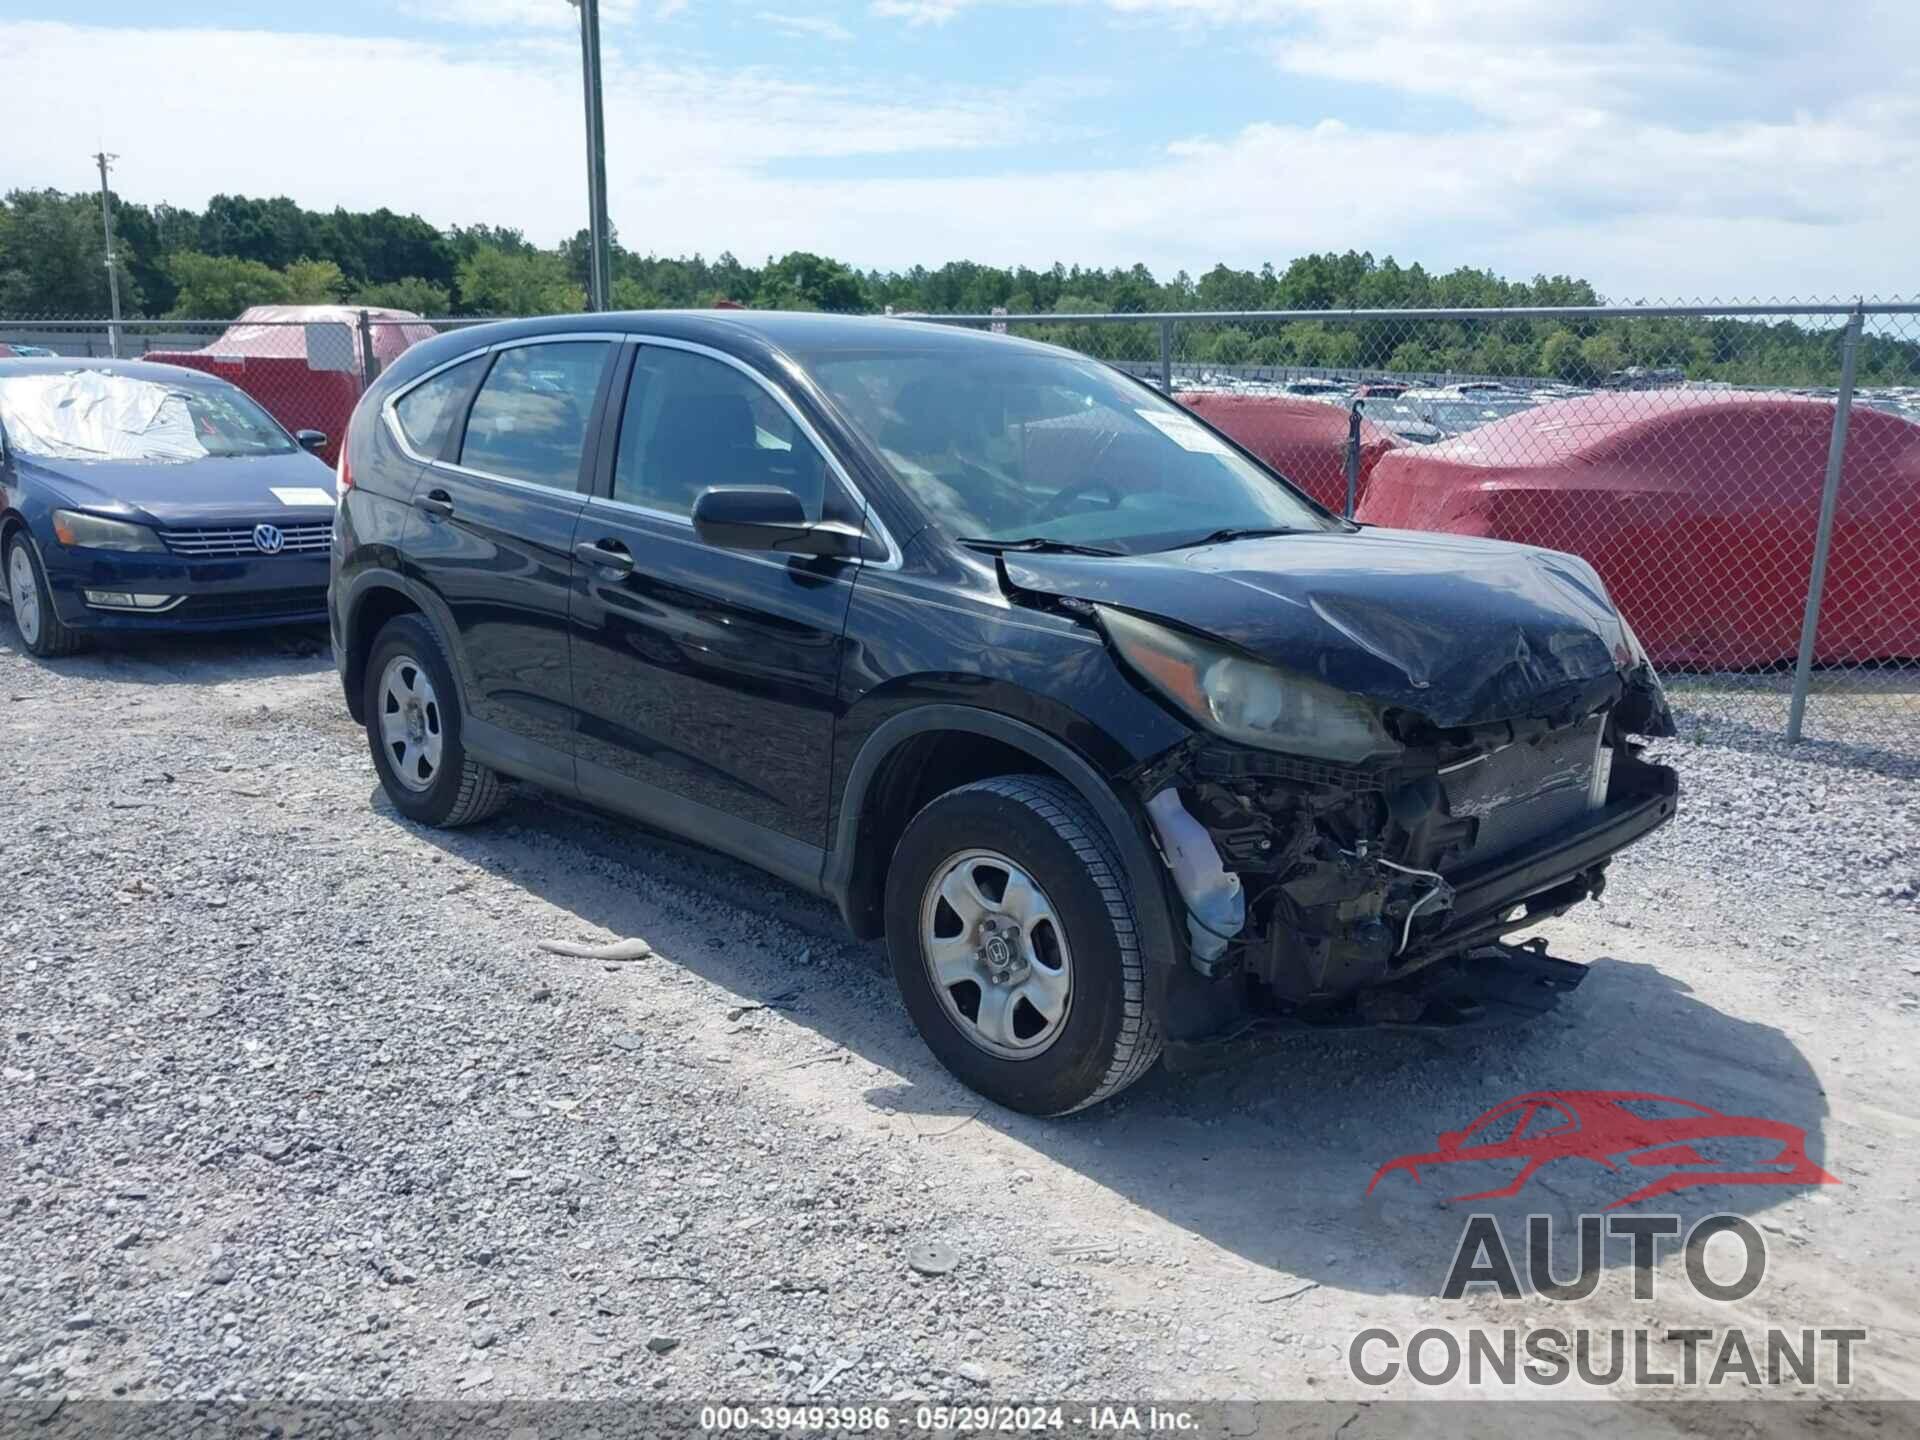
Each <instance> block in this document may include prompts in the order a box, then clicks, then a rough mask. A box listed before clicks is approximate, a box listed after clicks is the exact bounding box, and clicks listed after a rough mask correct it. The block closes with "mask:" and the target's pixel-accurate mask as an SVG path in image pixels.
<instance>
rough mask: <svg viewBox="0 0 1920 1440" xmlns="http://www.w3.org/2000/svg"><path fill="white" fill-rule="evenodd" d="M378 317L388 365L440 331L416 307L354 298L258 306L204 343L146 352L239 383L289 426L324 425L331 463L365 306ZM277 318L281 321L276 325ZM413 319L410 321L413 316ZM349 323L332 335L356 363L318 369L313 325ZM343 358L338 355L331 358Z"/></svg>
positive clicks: (356, 367) (356, 393) (351, 393)
mask: <svg viewBox="0 0 1920 1440" xmlns="http://www.w3.org/2000/svg"><path fill="white" fill-rule="evenodd" d="M362 309H365V310H366V313H367V318H368V319H369V320H370V321H371V322H372V324H371V325H370V327H369V330H370V333H371V335H372V338H373V354H374V358H375V359H376V360H377V361H378V362H379V364H380V368H381V369H383V370H384V369H385V368H386V367H387V366H388V365H390V364H392V363H393V362H394V361H395V360H397V359H399V358H400V355H401V353H402V352H403V351H405V350H406V348H407V347H408V346H409V345H412V344H414V343H415V342H417V341H420V340H426V339H430V338H431V337H433V336H434V335H436V334H438V333H439V332H438V331H437V330H435V329H434V328H433V326H431V325H428V324H426V323H425V322H423V321H422V320H421V319H420V317H419V316H417V315H415V314H414V313H413V312H412V311H410V310H383V309H380V308H377V307H374V306H364V307H363V306H352V305H255V306H253V307H252V308H250V309H248V310H245V311H243V312H242V313H241V315H240V318H239V319H238V320H236V321H234V322H233V323H232V324H231V325H229V326H228V327H227V329H226V332H225V333H224V334H223V335H221V337H220V338H219V339H218V340H215V341H214V342H213V343H212V344H211V345H209V346H207V348H206V349H204V350H149V351H148V352H147V353H146V354H145V355H143V356H141V357H140V358H141V359H143V360H153V361H158V362H160V363H162V364H167V365H185V366H187V367H188V368H190V369H193V370H203V371H205V372H206V373H207V374H209V375H218V376H219V377H220V378H221V379H222V380H225V381H228V382H229V383H231V384H234V385H237V386H239V387H240V388H241V389H242V390H244V391H246V392H247V394H249V395H251V396H252V397H253V398H254V399H255V400H258V401H259V402H260V403H261V405H263V406H264V407H266V410H267V412H268V413H269V414H270V415H272V416H273V418H274V419H276V420H278V421H279V422H280V423H281V424H282V425H284V426H286V427H287V429H289V430H324V431H326V434H327V446H326V448H325V449H324V450H322V451H321V452H320V458H321V459H323V460H325V461H326V462H327V463H328V464H332V463H333V461H334V460H335V459H336V458H337V457H338V455H339V453H340V440H341V437H342V436H344V435H345V434H346V433H347V420H348V417H350V416H351V415H352V414H353V407H354V404H355V402H357V401H358V400H359V399H360V389H361V386H360V364H359V356H360V330H359V326H360V312H361V310H362ZM269 321H273V322H279V323H273V324H269V323H266V322H269ZM407 322H411V323H407ZM320 324H332V325H337V326H342V327H344V328H345V334H344V335H338V334H337V333H336V335H335V336H334V337H332V338H335V339H337V340H339V342H340V343H341V344H342V345H344V346H346V347H347V351H346V353H347V354H348V355H349V356H350V357H351V362H350V363H351V365H352V368H351V369H346V370H340V369H328V368H322V369H315V368H314V367H313V365H312V363H311V362H312V361H313V360H314V359H315V358H317V357H314V356H311V355H309V354H308V353H307V341H308V332H307V326H308V325H320ZM332 358H334V359H336V360H337V359H339V358H340V357H339V356H338V355H336V356H334V357H332Z"/></svg>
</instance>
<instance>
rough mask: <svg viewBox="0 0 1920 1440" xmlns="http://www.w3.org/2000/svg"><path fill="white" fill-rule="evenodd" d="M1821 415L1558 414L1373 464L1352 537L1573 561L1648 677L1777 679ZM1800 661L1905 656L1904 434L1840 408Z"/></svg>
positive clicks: (1919, 508) (1717, 403)
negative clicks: (1826, 525) (1630, 641)
mask: <svg viewBox="0 0 1920 1440" xmlns="http://www.w3.org/2000/svg"><path fill="white" fill-rule="evenodd" d="M1833 420H1834V402H1833V401H1831V400H1822V399H1817V398H1812V397H1807V396H1800V395H1789V394H1776V393H1765V392H1754V391H1734V390H1666V391H1639V392H1631V393H1605V394H1597V395H1586V396H1581V397H1579V398H1578V399H1572V400H1563V401H1557V402H1554V403H1552V404H1548V405H1542V406H1540V407H1538V408H1537V409H1533V410H1527V411H1524V412H1522V413H1520V414H1517V415H1511V416H1508V417H1507V418H1506V419H1504V420H1498V421H1495V422H1493V423H1492V424H1489V425H1483V426H1481V427H1480V428H1479V429H1476V430H1470V431H1468V432H1467V433H1466V434H1464V435H1461V436H1459V437H1458V438H1456V439H1454V440H1450V441H1447V442H1445V443H1443V444H1439V445H1430V446H1423V447H1419V448H1414V447H1407V448H1403V449H1398V450H1395V451H1393V452H1392V453H1390V454H1387V455H1384V456H1382V457H1381V458H1380V460H1379V463H1378V464H1377V465H1376V467H1375V468H1374V470H1373V474H1372V483H1371V485H1370V486H1369V487H1368V489H1367V491H1366V492H1365V500H1364V502H1363V503H1362V504H1361V506H1360V507H1359V510H1358V513H1357V517H1356V518H1358V519H1360V520H1361V521H1363V522H1365V523H1367V524H1370V525H1382V526H1391V527H1393V528H1396V529H1405V530H1444V531H1448V532H1450V533H1452V534H1456V535H1486V536H1492V537H1494V538H1497V539H1502V540H1518V541H1522V542H1524V543H1526V544H1529V545H1540V546H1545V547H1547V548H1550V549H1554V550H1567V551H1571V552H1572V553H1574V554H1576V555H1580V556H1583V557H1584V558H1585V559H1587V560H1588V561H1590V562H1591V563H1592V564H1593V566H1594V568H1595V569H1597V570H1598V571H1599V572H1600V575H1601V578H1602V579H1604V580H1605V581H1606V583H1607V588H1608V589H1609V590H1610V591H1611V592H1612V594H1613V598H1614V602H1615V603H1616V604H1617V605H1618V606H1619V607H1620V610H1621V612H1622V613H1623V614H1624V615H1625V616H1626V617H1627V619H1628V620H1629V621H1630V622H1631V623H1632V624H1633V627H1634V629H1635V630H1636V631H1637V632H1638V633H1639V636H1640V639H1641V642H1642V643H1643V644H1644V645H1645V646H1646V648H1647V651H1648V654H1649V655H1650V656H1651V658H1652V659H1653V661H1654V663H1655V664H1656V665H1664V666H1670V667H1674V668H1679V669H1689V670H1712V669H1741V668H1747V667H1752V666H1764V665H1773V664H1777V663H1779V662H1782V661H1786V660H1790V659H1792V658H1793V656H1794V655H1795V653H1796V652H1797V651H1798V648H1799V643H1800V624H1801V616H1802V614H1803V612H1804V609H1805V605H1806V598H1807V581H1808V576H1809V573H1810V571H1811V569H1812V564H1813V543H1814V532H1815V529H1816V528H1817V524H1818V520H1819V513H1820V492H1821V488H1822V485H1823V483H1824V481H1825V476H1826V465H1827V448H1828V442H1829V438H1830V436H1831V435H1832V431H1833ZM1849 423H1850V435H1849V439H1848V442H1847V450H1846V462H1845V465H1844V467H1843V469H1842V473H1841V481H1840V491H1839V503H1838V507H1837V509H1836V511H1835V523H1834V530H1833V547H1832V551H1831V558H1830V561H1829V567H1828V574H1827V584H1826V589H1825V592H1824V600H1823V606H1822V611H1821V622H1820V630H1819V635H1818V637H1817V643H1816V647H1815V652H1814V658H1815V660H1816V661H1817V662H1819V663H1823V664H1839V663H1859V662H1862V661H1869V660H1880V659H1890V658H1895V657H1903V658H1911V657H1915V656H1920V425H1914V424H1912V423H1910V422H1909V421H1906V420H1903V419H1901V418H1899V417H1898V416H1895V415H1890V414H1886V413H1883V412H1881V411H1878V410H1873V409H1868V408H1866V407H1863V406H1860V405H1856V406H1854V408H1853V411H1852V414H1851V416H1850V422H1849Z"/></svg>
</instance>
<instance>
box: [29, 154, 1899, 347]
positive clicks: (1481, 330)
mask: <svg viewBox="0 0 1920 1440" xmlns="http://www.w3.org/2000/svg"><path fill="white" fill-rule="evenodd" d="M114 227H115V267H116V271H117V278H118V280H119V285H120V298H121V308H122V312H123V313H124V314H126V315H128V316H130V317H142V316H144V317H154V318H160V317H180V318H186V319H200V320H224V319H230V318H232V317H233V316H235V315H237V314H239V313H240V311H242V310H244V309H245V308H246V307H247V306H249V305H258V304H275V303H280V304H288V303H291V304H324V303H335V302H344V303H348V304H355V305H369V306H390V307H393V308H397V309H402V310H411V311H414V312H415V313H417V314H422V315H432V316H446V315H535V314H560V313H568V312H573V311H579V310H582V309H584V308H585V305H586V276H587V270H588V264H589V256H588V246H587V237H586V234H585V232H584V231H582V232H579V233H577V234H576V235H574V236H573V237H572V238H570V239H568V240H566V241H564V242H562V243H561V244H560V245H557V246H554V247H552V248H543V247H540V246H537V245H534V244H533V243H532V242H530V241H529V240H528V239H527V238H526V236H525V235H524V234H523V233H522V232H521V231H519V230H516V229H513V228H511V227H506V226H498V225H489V224H474V225H454V226H451V227H448V228H446V229H441V228H439V227H437V226H434V225H432V224H430V223H428V222H427V221H425V220H423V219H421V218H420V217H419V216H417V215H400V214H396V213H395V212H394V211H392V210H388V209H384V208H382V209H379V210H373V211H364V212H362V211H349V210H344V209H335V210H333V211H330V212H328V211H318V210H308V209H306V208H304V207H303V206H301V205H299V204H297V203H296V202H295V201H293V200H291V199H289V198H287V197H285V196H276V197H274V198H272V199H257V198H252V197H248V196H242V195H216V196H214V197H213V198H212V199H211V200H209V201H208V202H207V206H206V208H205V209H204V210H198V211H195V210H190V209H185V208H182V207H178V206H174V205H167V204H159V205H142V204H137V203H133V202H130V201H127V200H125V199H122V198H120V197H118V196H115V197H114ZM612 259H613V267H612V268H613V274H612V282H611V297H612V301H613V304H614V306H615V307H616V308H617V309H623V310H642V309H653V308H658V307H662V306H709V305H713V304H715V303H717V302H720V301H730V302H734V303H738V304H743V305H748V306H753V307H756V308H780V309H811V310H831V311H843V312H873V311H880V310H884V309H892V310H893V311H895V312H896V313H898V312H903V311H904V312H926V313H931V314H969V313H976V314H977V313H986V312H989V311H992V310H995V309H1005V310H1006V311H1007V312H1008V313H1009V314H1011V315H1016V316H1051V315H1073V314H1089V313H1096V314H1139V315H1151V314H1154V313H1163V312H1167V311H1180V310H1187V311H1191V310H1206V311H1223V310H1329V309H1349V308H1351V309H1385V308H1411V309H1431V308H1440V309H1489V310H1495V309H1498V308H1501V307H1512V306H1528V305H1530V306H1542V305H1552V306H1578V305H1596V304H1600V303H1602V297H1601V295H1600V294H1599V293H1598V292H1597V291H1596V290H1595V288H1594V286H1593V285H1592V284H1591V283H1589V282H1588V281H1586V280H1582V279H1578V278H1575V277H1572V276H1566V275H1538V276H1535V277H1534V278H1533V279H1532V280H1529V281H1513V280H1507V279H1504V278H1502V277H1500V276H1497V275H1495V274H1493V273H1491V272H1489V271H1486V270H1479V269H1473V268H1466V267H1463V268H1459V269H1455V270H1451V271H1448V272H1445V273H1438V272H1434V271H1429V270H1428V269H1426V268H1425V267H1424V266H1422V265H1420V264H1417V263H1415V264H1410V265H1402V264H1400V263H1399V262H1397V261H1396V260H1394V259H1393V258H1392V257H1391V256H1389V257H1387V258H1385V259H1376V258H1375V257H1374V256H1373V255H1372V254H1370V253H1367V252H1361V251H1351V250H1350V251H1347V252H1346V253H1345V254H1333V253H1328V254H1314V255H1303V256H1300V257H1298V258H1297V259H1295V260H1293V261H1291V262H1290V263H1288V264H1287V265H1286V266H1285V267H1284V268H1279V267H1276V266H1274V265H1272V264H1268V265H1265V266H1262V267H1261V268H1260V269H1258V270H1244V269H1234V268H1232V267H1230V266H1227V265H1224V264H1222V265H1215V266H1214V267H1213V268H1212V269H1211V270H1208V271H1206V272H1205V273H1204V274H1201V275H1199V276H1197V277H1196V276H1193V275H1190V274H1188V273H1187V272H1186V271H1181V272H1179V273H1177V274H1175V275H1173V276H1171V277H1169V278H1166V279H1161V278H1159V277H1156V276H1155V275H1154V274H1153V272H1152V271H1150V270H1149V269H1148V268H1147V267H1146V266H1144V265H1134V266H1131V267H1114V268H1112V269H1103V268H1099V267H1091V268H1089V267H1084V266H1079V265H1074V266H1067V265H1062V264H1054V265H1052V266H1049V267H1047V268H1044V269H1036V268H1032V267H1028V266H1013V267H1003V266H992V265H979V264H975V263H972V262H969V261H953V262H950V263H948V264H945V265H942V266H940V267H938V268H937V269H930V268H928V267H926V266H921V265H916V266H914V267H912V268H911V269H907V270H903V271H880V270H865V271H861V270H856V269H854V268H852V267H850V266H848V265H846V264H843V263H842V262H840V261H838V260H834V259H831V258H829V257H825V256H820V255H814V254H809V253H807V252H804V251H794V252H792V253H789V254H787V255H784V256H780V257H778V258H772V257H769V258H768V259H767V261H766V262H765V263H764V264H761V265H751V264H747V263H744V262H742V261H741V260H739V259H737V258H736V257H734V256H733V255H731V254H726V253H723V254H721V255H720V256H719V257H718V258H717V259H711V260H710V259H707V258H705V257H704V256H701V255H693V256H683V257H672V258H670V257H662V256H656V255H642V254H639V253H637V252H635V251H632V250H629V249H627V248H626V247H625V246H623V245H621V244H620V243H619V242H618V240H617V238H616V240H615V243H614V245H613V253H612ZM107 307H108V295H107V274H106V261H105V238H104V234H103V230H102V226H101V217H100V208H99V194H98V192H92V193H67V192H62V191H58V190H50V189H49V190H15V191H12V192H10V193H8V194H7V195H6V196H5V197H4V200H0V317H8V318H40V317H48V318H68V317H87V318H92V317H97V316H101V315H104V314H106V313H107ZM1016 328H1017V330H1018V332H1019V333H1021V334H1027V335H1034V336H1036V337H1038V338H1043V339H1050V340H1054V341H1057V342H1059V343H1063V344H1067V345H1071V346H1073V347H1075V348H1077V349H1081V350H1085V351H1087V352H1089V353H1091V354H1096V355H1101V356H1103V357H1104V358H1109V359H1115V360H1151V359H1154V358H1156V357H1157V356H1158V355H1159V353H1160V350H1159V345H1160V340H1159V327H1158V326H1156V325H1153V324H1150V323H1141V324H1137V325H1136V324H1103V325H1099V326H1094V325H1088V324H1074V323H1072V322H1070V321H1061V322H1052V321H1042V322H1039V323H1029V324H1026V325H1021V326H1018V327H1016ZM1838 354H1839V343H1838V334H1837V330H1835V329H1834V328H1831V327H1829V328H1825V329H1815V328H1810V327H1807V326H1803V325H1799V324H1795V323H1792V322H1776V323H1764V322H1750V321H1738V320H1693V319H1666V320H1660V319H1632V320H1598V319H1584V318H1583V319H1578V320H1574V321H1570V322H1569V321H1556V320H1529V319H1522V318H1517V317H1512V316H1499V315H1490V316H1489V317H1488V318H1487V319H1486V320H1478V319H1473V320H1465V321H1431V320H1423V321H1416V322H1409V321H1397V320H1360V321H1319V320H1293V321H1290V322H1287V323H1284V324H1272V323H1256V324H1251V325H1249V324H1234V323H1217V324H1216V323H1198V322H1188V323H1183V324H1182V325H1180V326H1179V327H1178V328H1177V330H1176V334H1175V358H1176V359H1177V360H1179V361H1181V362H1183V363H1211V364H1217V365H1232V366H1247V365H1256V366H1257V365H1271V366H1276V367H1278V366H1286V367H1315V368H1324V369H1336V370H1337V369H1341V368H1361V367H1365V368H1368V369H1388V370H1393V371H1399V372H1404V373H1407V374H1414V375H1418V374H1442V373H1473V374H1487V375H1529V376H1554V377H1558V378H1561V379H1565V380H1570V381H1576V382H1583V383H1591V382H1592V381H1595V380H1598V379H1602V378H1604V377H1605V376H1606V375H1608V374H1610V373H1612V372H1614V371H1616V370H1619V369H1622V368H1624V367H1627V366H1631V365H1642V366H1647V367H1652V368H1677V369H1680V370H1682V371H1684V372H1685V373H1686V374H1688V375H1689V376H1692V377H1695V378H1702V379H1705V378H1715V379H1723V380H1731V381H1735V382H1741V383H1772V384H1821V383H1831V382H1832V380H1833V378H1834V376H1835V374H1836V373H1837V370H1838ZM1861 373H1862V376H1863V379H1865V380H1867V381H1871V380H1873V379H1886V380H1909V381H1911V380H1915V379H1920V345H1916V344H1913V343H1909V342H1902V341H1899V340H1897V339H1894V338H1890V337H1878V336H1869V337H1868V341H1867V344H1866V345H1865V347H1864V349H1863V354H1862V356H1861Z"/></svg>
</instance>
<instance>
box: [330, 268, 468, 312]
mask: <svg viewBox="0 0 1920 1440" xmlns="http://www.w3.org/2000/svg"><path fill="white" fill-rule="evenodd" d="M353 303H354V304H356V305H378V306H380V307H381V308H382V309H385V310H411V311H412V312H413V313H414V314H416V315H434V316H439V315H446V314H450V313H451V312H452V310H453V297H452V296H451V295H450V294H449V293H448V291H447V287H446V286H444V285H436V284H434V283H433V281H431V280H428V279H425V278H423V277H421V276H419V275H408V276H405V277H403V278H402V279H399V280H387V281H383V282H382V283H380V284H378V285H366V286H362V287H361V288H360V289H358V290H356V291H354V292H353Z"/></svg>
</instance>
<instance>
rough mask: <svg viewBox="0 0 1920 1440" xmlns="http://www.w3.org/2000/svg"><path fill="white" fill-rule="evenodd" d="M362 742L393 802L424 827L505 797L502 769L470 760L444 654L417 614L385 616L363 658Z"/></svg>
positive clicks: (481, 810) (445, 823)
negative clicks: (364, 731)
mask: <svg viewBox="0 0 1920 1440" xmlns="http://www.w3.org/2000/svg"><path fill="white" fill-rule="evenodd" d="M366 673H367V680H366V685H367V689H366V697H365V700H366V709H365V713H366V720H367V745H368V748H369V749H371V750H372V752H373V764H374V768H375V769H376V770H377V771H379V774H380V784H381V787H382V788H383V789H384V790H385V791H386V792H387V798H388V799H389V800H391V801H392V802H393V808H394V809H396V810H398V811H399V812H400V813H401V814H402V815H405V816H406V817H407V818H408V819H409V820H417V821H419V822H420V823H421V824H422V825H434V826H440V827H446V828H451V827H452V826H456V825H470V824H472V823H474V822H475V821H477V820H484V819H486V818H487V817H488V816H490V815H492V814H494V813H495V812H496V811H498V810H499V809H500V807H501V806H502V805H504V804H506V802H507V800H508V798H509V796H508V791H507V787H506V782H505V781H504V780H503V779H502V778H501V776H500V774H499V773H498V772H497V771H495V770H491V769H489V768H488V767H487V766H485V765H482V764H480V763H479V762H478V761H475V760H471V759H468V758H467V753H466V748H465V746H463V745H462V743H461V740H460V720H461V716H460V700H459V692H458V691H457V690H456V689H455V688H454V681H453V674H452V671H451V669H450V668H449V666H448V664H447V659H446V652H445V651H444V650H443V649H442V648H441V645H440V637H439V636H437V635H436V634H434V633H433V628H432V627H431V626H430V625H428V624H427V622H426V621H425V620H423V619H421V618H420V617H419V616H417V615H402V616H400V617H399V618H397V619H394V620H390V621H388V622H387V624H386V627H385V628H384V629H382V630H381V632H380V634H379V636H378V638H376V639H375V641H374V643H373V652H372V654H371V655H369V656H368V657H367V671H366Z"/></svg>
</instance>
